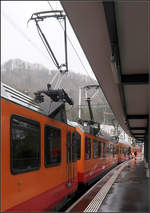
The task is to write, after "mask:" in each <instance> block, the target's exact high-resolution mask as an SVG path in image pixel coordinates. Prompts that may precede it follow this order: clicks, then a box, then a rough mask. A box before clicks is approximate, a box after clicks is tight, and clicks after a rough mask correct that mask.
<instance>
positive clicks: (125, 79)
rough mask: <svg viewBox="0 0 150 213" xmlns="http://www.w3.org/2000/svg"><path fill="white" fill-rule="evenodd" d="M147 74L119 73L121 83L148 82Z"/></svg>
mask: <svg viewBox="0 0 150 213" xmlns="http://www.w3.org/2000/svg"><path fill="white" fill-rule="evenodd" d="M148 82H149V74H148V73H144V74H134V75H121V83H123V84H148Z"/></svg>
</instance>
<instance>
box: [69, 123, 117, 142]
mask: <svg viewBox="0 0 150 213" xmlns="http://www.w3.org/2000/svg"><path fill="white" fill-rule="evenodd" d="M67 123H68V124H69V125H70V126H73V127H78V128H79V129H80V131H81V132H84V133H87V132H86V131H85V129H84V128H83V126H82V125H81V124H79V123H77V122H75V121H69V120H67ZM87 134H89V133H87ZM95 137H100V138H103V139H105V140H109V141H111V142H113V143H117V142H118V141H116V140H113V138H112V137H111V136H110V137H107V136H103V135H99V136H95Z"/></svg>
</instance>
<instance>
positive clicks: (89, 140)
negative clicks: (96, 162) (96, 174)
mask: <svg viewBox="0 0 150 213" xmlns="http://www.w3.org/2000/svg"><path fill="white" fill-rule="evenodd" d="M86 140H88V143H89V142H90V157H89V158H86V152H85V151H84V160H90V159H91V157H92V151H91V149H92V145H91V144H92V142H91V138H90V137H88V136H85V139H84V143H85V144H84V149H86V148H85V146H86V144H87V142H86ZM88 154H89V153H88Z"/></svg>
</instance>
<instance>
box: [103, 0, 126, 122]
mask: <svg viewBox="0 0 150 213" xmlns="http://www.w3.org/2000/svg"><path fill="white" fill-rule="evenodd" d="M103 6H104V12H105V17H106V22H107V27H108V32H109V39H110V43H111V49H112V58H113V60H114V62H115V64H116V67H117V76H118V79H119V81H120V82H121V75H122V68H121V60H120V50H119V40H118V30H117V23H116V12H115V1H112V0H108V1H103ZM118 89H119V93H120V98H121V103H122V108H123V112H124V117H125V120H126V123H127V126H129V123H128V120H127V117H126V115H127V109H126V99H125V93H124V88H123V84H121V83H120V84H118Z"/></svg>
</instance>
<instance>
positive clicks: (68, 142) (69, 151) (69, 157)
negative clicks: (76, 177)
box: [66, 131, 72, 187]
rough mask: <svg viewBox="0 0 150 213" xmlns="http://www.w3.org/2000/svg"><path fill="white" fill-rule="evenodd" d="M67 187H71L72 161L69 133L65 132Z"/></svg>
mask: <svg viewBox="0 0 150 213" xmlns="http://www.w3.org/2000/svg"><path fill="white" fill-rule="evenodd" d="M66 146H67V149H66V150H67V187H71V186H72V159H71V153H72V148H71V147H72V143H71V132H70V131H68V132H67V144H66Z"/></svg>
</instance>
